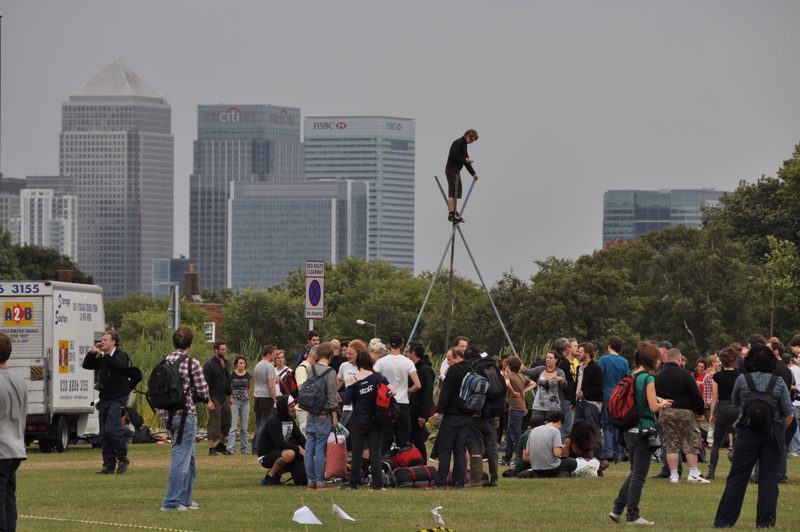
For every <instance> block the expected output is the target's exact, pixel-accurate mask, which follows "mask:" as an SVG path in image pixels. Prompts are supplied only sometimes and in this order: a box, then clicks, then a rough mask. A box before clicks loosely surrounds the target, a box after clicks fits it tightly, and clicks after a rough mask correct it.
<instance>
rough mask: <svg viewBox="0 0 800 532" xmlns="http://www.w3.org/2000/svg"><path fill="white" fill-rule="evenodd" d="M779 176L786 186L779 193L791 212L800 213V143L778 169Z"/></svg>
mask: <svg viewBox="0 0 800 532" xmlns="http://www.w3.org/2000/svg"><path fill="white" fill-rule="evenodd" d="M778 178H780V179H781V180H782V181H783V183H784V186H783V188H782V189H781V190H780V192H779V194H780V196H781V199H782V200H783V202H784V204H785V205H786V210H787V211H788V212H789V214H791V215H793V216H797V215H798V214H800V144H796V145H795V147H794V152H793V153H792V158H791V159H787V160H785V161H783V166H782V167H781V168H779V169H778Z"/></svg>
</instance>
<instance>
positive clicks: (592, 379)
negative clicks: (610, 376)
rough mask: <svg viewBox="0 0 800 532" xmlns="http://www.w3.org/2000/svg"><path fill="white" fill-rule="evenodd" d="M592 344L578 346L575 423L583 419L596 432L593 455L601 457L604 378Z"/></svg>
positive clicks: (586, 343)
mask: <svg viewBox="0 0 800 532" xmlns="http://www.w3.org/2000/svg"><path fill="white" fill-rule="evenodd" d="M593 357H594V344H592V343H591V342H584V343H582V344H580V345H578V358H579V359H580V361H581V365H580V366H579V367H578V381H577V383H576V384H575V416H574V419H575V421H577V420H579V419H585V420H586V421H588V422H589V423H591V424H592V426H594V428H595V430H596V431H597V438H596V439H595V445H594V455H595V456H597V457H598V460H599V459H600V457H602V456H603V438H602V435H601V433H600V409H601V408H603V384H604V383H605V377H604V376H603V369H602V368H601V367H600V364H598V363H597V362H595V361H594V360H593Z"/></svg>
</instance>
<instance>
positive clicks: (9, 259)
mask: <svg viewBox="0 0 800 532" xmlns="http://www.w3.org/2000/svg"><path fill="white" fill-rule="evenodd" d="M22 278H23V277H22V271H20V269H19V262H18V261H17V254H16V252H15V250H14V246H13V245H12V244H11V233H9V232H8V231H4V230H3V227H2V226H0V279H4V280H8V281H14V280H18V279H22Z"/></svg>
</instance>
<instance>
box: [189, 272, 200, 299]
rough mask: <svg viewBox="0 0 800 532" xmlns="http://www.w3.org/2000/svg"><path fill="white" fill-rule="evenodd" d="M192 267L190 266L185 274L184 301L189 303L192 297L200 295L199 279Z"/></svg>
mask: <svg viewBox="0 0 800 532" xmlns="http://www.w3.org/2000/svg"><path fill="white" fill-rule="evenodd" d="M194 266H195V265H194V264H190V265H189V270H188V271H187V272H186V299H188V300H189V301H192V300H193V299H194V296H198V295H200V279H199V278H198V276H197V272H196V271H195V269H194Z"/></svg>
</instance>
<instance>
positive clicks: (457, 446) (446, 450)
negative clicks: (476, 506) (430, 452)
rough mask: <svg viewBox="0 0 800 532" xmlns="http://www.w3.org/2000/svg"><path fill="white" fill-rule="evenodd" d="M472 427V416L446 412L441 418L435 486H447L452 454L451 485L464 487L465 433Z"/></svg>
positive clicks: (437, 439)
mask: <svg viewBox="0 0 800 532" xmlns="http://www.w3.org/2000/svg"><path fill="white" fill-rule="evenodd" d="M471 427H472V416H468V415H461V414H447V415H446V416H444V417H443V418H442V426H441V427H440V428H439V435H438V436H437V437H436V441H437V442H439V470H438V472H437V474H436V486H438V487H440V488H444V487H446V486H447V475H448V474H449V473H450V456H451V455H453V487H454V488H456V487H459V488H463V487H464V476H465V475H464V474H465V473H466V470H467V459H466V457H465V453H466V452H467V434H469V432H470V428H471Z"/></svg>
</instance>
